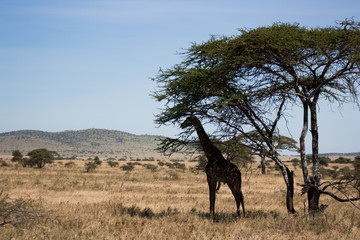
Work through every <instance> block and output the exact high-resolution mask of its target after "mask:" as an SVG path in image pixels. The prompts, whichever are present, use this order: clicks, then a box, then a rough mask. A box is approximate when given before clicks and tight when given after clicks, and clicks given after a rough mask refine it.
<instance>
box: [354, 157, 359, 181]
mask: <svg viewBox="0 0 360 240" xmlns="http://www.w3.org/2000/svg"><path fill="white" fill-rule="evenodd" d="M353 166H354V168H355V171H354V172H355V174H354V175H355V176H356V177H360V156H356V157H355V159H354V162H353Z"/></svg>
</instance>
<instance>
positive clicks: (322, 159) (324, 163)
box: [319, 157, 331, 167]
mask: <svg viewBox="0 0 360 240" xmlns="http://www.w3.org/2000/svg"><path fill="white" fill-rule="evenodd" d="M330 162H331V160H330V158H328V157H320V158H319V164H320V165H322V166H325V167H327V166H329V163H330Z"/></svg>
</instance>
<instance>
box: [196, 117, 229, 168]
mask: <svg viewBox="0 0 360 240" xmlns="http://www.w3.org/2000/svg"><path fill="white" fill-rule="evenodd" d="M194 127H195V130H196V133H197V135H198V137H199V141H200V145H201V147H202V149H203V151H204V153H205V156H206V158H207V159H208V161H209V162H210V163H212V162H215V161H216V160H218V159H219V158H221V159H222V158H223V156H222V153H221V151H220V150H219V149H218V148H217V147H216V146H215V145H214V144H213V143H212V142H211V140H210V138H209V136H208V135H207V134H206V132H205V130H204V128H203V126H202V125H201V122H200V120H199V119H197V118H195V119H194Z"/></svg>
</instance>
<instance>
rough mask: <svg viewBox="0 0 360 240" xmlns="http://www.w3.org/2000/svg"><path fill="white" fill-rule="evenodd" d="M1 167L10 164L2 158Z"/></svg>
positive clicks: (0, 160)
mask: <svg viewBox="0 0 360 240" xmlns="http://www.w3.org/2000/svg"><path fill="white" fill-rule="evenodd" d="M0 167H10V164H8V163H7V162H6V161H5V160H3V159H0Z"/></svg>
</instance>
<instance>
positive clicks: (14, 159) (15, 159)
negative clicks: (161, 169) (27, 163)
mask: <svg viewBox="0 0 360 240" xmlns="http://www.w3.org/2000/svg"><path fill="white" fill-rule="evenodd" d="M12 155H13V157H12V159H11V161H12V162H20V161H21V159H22V158H23V155H22V153H21V152H20V150H14V151H13V152H12Z"/></svg>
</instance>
